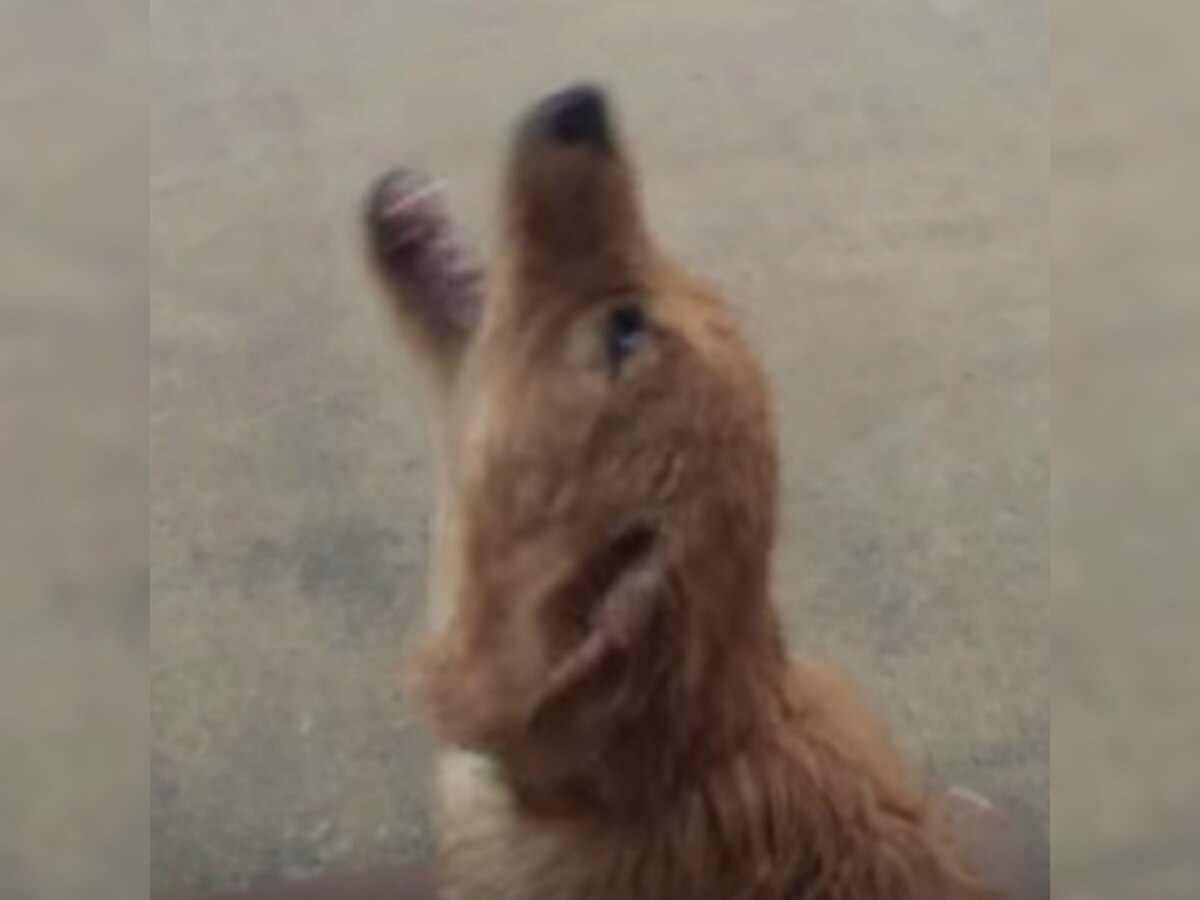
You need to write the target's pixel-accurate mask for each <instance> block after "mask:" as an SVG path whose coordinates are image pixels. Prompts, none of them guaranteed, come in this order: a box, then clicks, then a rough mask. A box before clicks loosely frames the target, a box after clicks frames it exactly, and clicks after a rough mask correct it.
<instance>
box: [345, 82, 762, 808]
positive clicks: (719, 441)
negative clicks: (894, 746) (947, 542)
mask: <svg viewBox="0 0 1200 900" xmlns="http://www.w3.org/2000/svg"><path fill="white" fill-rule="evenodd" d="M452 235H453V229H452V227H451V225H450V224H449V221H448V218H447V217H446V215H445V213H444V211H443V210H442V209H441V208H440V205H439V204H438V201H437V198H436V196H435V195H434V193H433V192H432V189H431V185H430V184H429V183H428V182H427V181H425V180H423V179H421V178H419V177H417V176H414V175H411V174H398V175H397V174H394V175H392V176H389V177H388V178H386V179H384V180H383V181H382V182H380V183H379V185H378V186H377V187H376V189H375V190H374V192H373V193H372V197H371V200H370V202H369V204H368V238H369V241H368V243H369V246H370V248H371V255H372V257H373V259H374V261H375V264H376V268H377V269H378V271H379V272H380V273H381V274H382V276H383V281H384V284H385V286H386V288H387V290H388V292H389V293H390V295H391V296H392V298H393V300H394V306H395V308H396V310H397V312H398V313H399V317H400V319H401V322H402V323H403V326H404V328H403V330H404V332H405V334H406V335H407V336H408V337H409V339H410V343H411V344H412V346H413V347H414V349H415V350H416V351H417V352H418V355H419V357H420V358H421V359H422V360H424V362H425V364H426V368H427V370H428V372H429V373H430V375H431V382H432V383H433V384H434V385H435V386H436V388H437V393H438V394H439V395H440V396H441V398H442V409H443V413H444V416H445V423H444V424H445V426H446V427H445V430H444V433H445V434H446V436H447V440H446V443H445V453H446V455H447V459H446V460H445V468H446V472H447V481H448V484H447V492H446V495H445V497H444V498H443V503H444V504H445V507H446V508H445V512H444V516H443V519H444V521H445V522H446V523H447V529H446V530H447V533H446V534H445V535H443V540H445V541H446V542H448V544H449V546H448V547H447V548H446V554H447V556H448V559H449V562H448V566H447V570H448V572H449V574H447V575H446V583H448V584H450V585H452V586H451V587H449V588H447V589H448V590H449V591H450V593H451V594H452V596H451V597H450V598H449V604H450V613H449V617H448V620H447V621H446V623H445V625H444V627H443V628H442V629H440V631H439V633H437V634H436V635H435V636H434V637H433V639H432V640H431V641H430V642H429V644H428V646H427V647H426V648H425V651H424V652H423V653H422V654H420V656H419V659H418V662H417V684H418V692H419V696H420V697H421V699H422V700H423V701H424V703H425V705H426V707H427V709H428V710H429V711H430V712H431V714H432V716H433V718H434V720H435V722H436V723H437V724H438V725H439V727H440V728H441V730H442V731H443V733H444V734H445V735H446V736H447V737H448V738H449V739H450V740H452V741H456V742H459V743H461V744H463V745H466V746H468V747H472V748H476V749H479V750H483V751H486V752H488V753H491V754H493V755H495V756H496V757H497V758H498V759H499V760H501V762H502V763H504V764H505V765H506V766H507V768H508V770H509V773H510V775H512V777H513V778H514V779H516V780H517V781H519V782H521V783H522V784H523V785H524V786H526V787H527V788H528V789H529V790H530V792H531V793H537V792H539V790H541V789H543V788H544V789H546V792H552V789H553V786H562V785H564V784H567V783H569V782H570V781H571V779H572V777H573V775H575V774H577V773H578V772H581V771H583V770H584V769H585V768H587V769H590V770H591V771H592V772H593V773H594V772H595V770H596V762H597V760H599V759H608V760H612V761H616V760H617V759H618V757H620V755H621V754H622V753H626V752H628V753H630V754H637V756H638V759H639V760H642V762H640V763H638V765H640V766H643V767H645V766H648V765H650V763H649V762H648V761H647V760H648V759H649V758H650V757H649V756H647V752H646V751H647V749H648V747H654V748H660V749H664V748H672V749H674V750H679V751H681V752H694V754H702V751H703V749H704V748H705V747H706V746H709V745H715V743H717V742H719V741H720V740H721V739H722V734H723V733H724V732H725V731H729V732H732V731H733V730H736V722H737V721H738V717H739V713H740V708H741V707H742V706H743V705H744V703H745V699H746V698H745V696H744V695H743V694H742V693H741V691H742V689H743V688H744V686H745V685H746V684H748V683H750V682H752V681H753V680H754V679H753V678H752V677H751V675H750V673H751V671H752V670H754V669H755V668H756V667H759V666H763V665H773V664H775V663H776V662H777V661H778V660H781V659H782V656H783V651H782V644H781V641H780V640H779V638H778V629H777V627H776V623H775V620H774V615H773V612H772V611H771V608H770V606H769V604H768V603H767V600H766V597H767V580H768V569H769V556H770V550H771V544H772V540H773V536H774V530H775V505H776V496H775V495H776V481H777V460H776V450H775V438H774V433H773V425H772V421H771V415H770V408H769V400H768V396H767V391H766V388H765V385H764V381H763V379H762V377H761V374H760V372H759V369H758V367H757V365H756V363H755V361H754V359H753V356H752V354H751V353H750V351H749V350H748V348H747V346H746V345H745V343H744V342H743V339H742V337H741V336H740V334H739V332H738V330H737V328H736V327H735V325H734V323H733V321H732V319H731V317H730V315H729V313H728V312H727V310H726V308H725V307H724V305H723V304H722V302H721V300H720V299H719V298H718V297H717V295H716V294H715V293H714V292H713V291H712V290H711V289H710V288H709V287H707V286H706V285H704V284H702V283H701V282H699V281H697V280H696V279H694V278H693V277H691V276H690V275H689V274H687V273H686V272H685V271H683V270H682V269H681V268H680V267H679V266H678V265H676V264H675V263H674V262H673V261H672V260H671V259H670V258H669V257H668V256H667V255H666V254H665V253H664V252H662V250H661V249H660V248H659V247H658V246H657V245H656V243H655V241H654V240H653V238H652V236H651V234H650V232H649V229H648V227H647V225H646V222H645V219H644V217H643V213H642V208H641V203H640V199H639V194H638V187H637V182H636V177H635V173H634V170H633V168H632V166H631V163H630V160H629V158H628V156H627V152H626V149H625V145H624V143H623V142H622V140H621V137H620V135H619V133H618V129H617V126H616V124H615V122H614V121H613V117H612V114H611V111H610V108H609V104H608V102H607V100H606V98H605V96H604V94H603V93H602V92H601V91H600V90H598V89H597V88H594V87H590V86H580V87H575V88H571V89H569V90H566V91H563V92H561V93H558V94H555V95H553V96H550V97H548V98H546V99H544V100H543V101H541V102H540V103H538V104H537V105H536V106H534V107H533V108H532V109H531V110H530V111H529V112H527V113H526V114H525V116H524V117H523V118H522V119H521V121H520V122H519V124H518V126H517V128H516V130H515V137H514V140H513V147H512V151H511V155H510V159H509V162H508V167H507V172H506V175H505V178H504V187H503V197H502V227H501V235H500V240H499V248H498V252H497V254H496V258H495V259H494V260H493V261H492V263H491V265H490V266H489V267H488V269H487V273H486V277H484V276H483V274H482V269H481V268H476V267H475V266H474V265H473V264H471V263H470V262H468V261H467V257H466V254H465V251H464V250H463V249H462V248H461V246H459V245H458V244H457V243H456V241H455V240H454V238H453V237H452ZM634 748H636V749H634ZM650 756H653V754H650ZM589 783H590V784H591V785H592V788H590V789H591V790H599V788H596V787H595V785H596V779H595V778H591V779H589ZM624 783H628V779H625V780H624Z"/></svg>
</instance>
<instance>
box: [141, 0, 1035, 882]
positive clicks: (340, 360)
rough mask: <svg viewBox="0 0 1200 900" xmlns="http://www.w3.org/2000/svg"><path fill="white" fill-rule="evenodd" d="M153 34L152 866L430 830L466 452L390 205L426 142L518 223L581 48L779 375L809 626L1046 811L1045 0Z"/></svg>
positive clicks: (949, 771)
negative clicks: (368, 200)
mask: <svg viewBox="0 0 1200 900" xmlns="http://www.w3.org/2000/svg"><path fill="white" fill-rule="evenodd" d="M151 49H152V66H153V79H152V109H151V121H150V126H151V201H152V218H151V228H150V237H151V249H152V257H153V268H152V288H153V295H154V304H155V311H154V319H153V333H152V347H151V349H152V354H153V355H152V364H153V367H152V385H151V388H152V396H151V401H152V406H151V428H150V449H151V454H152V482H151V489H152V508H151V512H152V541H151V549H152V552H153V555H154V562H153V570H152V580H151V587H152V597H153V609H152V623H151V624H152V632H151V638H152V648H153V662H154V680H153V690H154V697H153V702H154V712H155V718H156V736H157V739H156V748H155V755H154V763H155V766H154V784H155V792H154V807H153V821H152V825H153V836H154V851H153V866H152V886H153V890H154V892H155V893H161V892H163V891H165V890H167V889H168V888H171V889H175V888H203V887H219V886H226V885H233V884H236V883H239V882H240V881H242V880H244V879H246V878H249V877H253V876H262V875H274V874H300V873H302V872H307V871H312V870H314V869H317V868H321V867H323V866H324V865H326V864H330V863H335V862H337V863H356V862H366V861H373V860H382V859H387V858H393V857H401V858H404V857H413V856H418V855H421V854H423V853H425V852H426V851H427V848H428V837H427V833H426V825H425V815H424V808H425V804H424V793H425V784H426V778H427V771H426V760H427V753H426V747H425V742H426V738H425V737H424V736H423V734H422V732H421V730H420V729H419V728H416V727H414V726H413V725H412V724H411V722H410V719H409V716H408V713H407V711H406V709H405V707H404V706H403V704H402V703H401V702H400V701H399V700H398V699H397V697H396V693H395V690H394V687H393V685H394V678H393V674H392V673H393V670H394V668H395V664H396V662H397V661H398V659H399V656H400V654H401V652H402V648H403V646H404V643H405V640H406V635H407V634H408V633H409V632H410V629H411V628H412V627H413V626H414V624H415V623H416V622H417V621H419V617H420V607H421V604H422V598H423V585H424V575H423V571H424V566H425V563H426V545H425V535H426V533H427V529H426V527H425V525H424V516H425V514H426V512H427V509H428V505H429V502H430V497H429V484H430V481H431V477H430V473H429V467H430V462H431V461H430V458H429V455H428V452H427V449H426V443H425V435H424V432H423V426H422V425H421V422H422V421H423V415H422V414H421V412H422V411H421V410H419V409H418V408H416V405H415V404H416V402H417V397H418V392H417V390H416V389H415V388H416V385H415V384H413V383H412V381H413V376H412V374H411V372H410V371H409V370H408V369H407V368H406V367H405V364H404V362H403V359H402V356H401V354H400V352H399V350H398V349H397V348H396V347H395V346H394V344H393V342H392V340H391V335H390V324H389V322H388V320H387V317H386V312H385V310H384V308H383V305H382V304H381V303H380V302H379V298H378V296H377V295H376V293H375V292H374V291H373V289H372V287H371V286H370V285H369V282H368V278H367V276H366V272H365V268H364V266H363V265H362V261H361V254H360V250H359V246H358V239H359V234H358V231H357V222H356V213H357V205H358V201H359V199H360V197H361V194H362V191H363V190H364V188H365V185H366V184H367V183H368V181H369V180H370V179H371V178H372V177H374V176H375V175H376V174H378V172H379V171H381V170H382V169H384V168H385V167H387V166H389V165H391V164H393V163H395V162H399V161H413V162H416V163H418V164H421V165H424V166H426V167H428V168H430V169H432V170H434V171H437V172H439V173H441V174H443V175H445V176H446V177H447V178H448V179H449V181H450V184H451V193H452V196H453V199H454V200H455V201H456V204H457V206H458V208H459V210H460V212H461V213H462V215H463V217H464V218H465V219H466V220H467V221H468V223H470V224H472V225H473V226H474V227H475V228H476V230H477V232H478V233H479V234H480V235H482V236H483V237H485V238H486V237H487V236H488V235H489V234H490V232H491V228H490V226H491V219H490V216H491V214H492V211H493V209H494V197H493V191H494V187H495V181H496V175H497V170H498V162H499V156H498V154H499V151H500V149H501V143H502V142H501V137H502V136H503V135H504V133H505V129H506V128H507V126H508V123H509V119H510V117H511V116H512V114H513V112H514V111H515V110H517V109H518V108H520V107H521V106H522V105H523V104H524V103H525V102H527V101H528V100H529V99H530V98H532V97H534V96H536V95H538V94H540V93H542V92H543V91H545V90H546V89H548V88H550V87H553V86H555V85H557V84H560V83H563V82H565V81H568V80H573V79H575V78H577V77H578V76H581V75H584V76H592V77H597V78H600V79H602V80H605V81H607V82H608V83H609V84H610V85H611V86H612V87H613V88H614V91H615V93H616V95H617V97H618V99H619V101H620V103H621V107H622V111H623V113H624V116H625V119H626V125H627V129H628V130H629V132H630V133H631V134H632V136H633V138H634V140H635V141H636V148H637V153H638V157H639V159H640V162H641V165H642V170H643V174H644V180H645V183H646V190H647V201H648V206H649V209H650V213H651V216H652V219H653V220H654V222H655V224H656V225H657V227H658V228H659V230H660V231H661V232H662V234H663V236H664V237H665V239H666V240H667V241H668V242H669V243H670V244H671V246H672V249H673V250H674V251H675V252H676V253H677V255H679V256H680V257H681V258H682V259H684V260H685V261H687V262H688V263H689V264H690V265H691V267H692V268H694V269H696V270H698V271H700V272H702V273H704V274H706V275H708V276H710V277H712V278H713V279H714V280H716V281H717V282H718V283H720V284H721V286H722V287H723V288H724V290H725V293H726V294H727V295H728V296H729V297H730V299H731V301H732V302H733V303H734V305H735V307H736V309H737V311H738V313H739V315H740V316H741V318H742V320H743V322H744V324H745V326H746V328H747V331H748V332H749V334H750V337H751V339H752V341H753V342H754V343H755V344H756V346H757V348H758V349H759V350H760V352H761V354H762V356H763V358H764V361H765V364H766V367H767V370H768V375H769V376H770V377H771V378H772V380H773V382H774V385H775V389H776V395H777V406H778V414H779V418H780V424H781V431H782V439H783V449H784V478H785V487H784V496H783V501H784V507H785V508H784V517H785V532H784V536H783V539H782V542H781V547H780V550H781V552H780V554H779V557H778V559H777V583H778V585H779V596H780V598H781V599H784V600H786V601H787V604H788V608H787V609H786V614H787V617H788V621H789V623H790V626H791V632H792V635H793V637H794V639H795V642H796V645H797V646H798V647H810V648H820V649H821V650H822V651H823V653H825V654H826V655H830V656H833V657H836V658H839V659H841V660H842V661H843V662H844V663H845V664H847V665H848V666H849V667H850V668H851V669H853V670H854V671H856V673H857V674H858V676H859V678H860V679H861V680H862V681H863V682H865V683H866V685H867V686H868V688H869V689H870V691H871V692H872V695H873V697H874V698H875V700H876V704H877V705H878V706H879V707H880V708H882V710H883V711H884V713H885V715H886V716H887V718H888V719H889V721H890V722H891V724H892V725H893V726H894V727H895V729H896V730H897V732H898V735H899V737H900V739H901V742H902V743H903V744H904V746H905V747H906V749H908V751H909V752H910V754H911V755H912V756H913V758H914V759H915V761H916V762H917V763H918V765H920V766H921V767H922V768H924V769H925V771H927V772H928V773H930V774H931V775H932V776H934V777H937V778H939V779H943V780H948V781H955V782H964V783H968V784H970V785H971V786H972V787H973V788H975V789H977V790H979V791H981V792H982V793H985V794H987V795H989V796H991V797H992V798H994V799H996V800H997V801H998V802H1000V803H1001V804H1002V805H1004V806H1005V807H1007V808H1008V809H1011V810H1013V811H1014V813H1015V814H1016V815H1017V817H1018V818H1019V820H1020V822H1021V824H1022V825H1023V827H1024V828H1025V829H1026V831H1027V832H1028V833H1029V834H1030V835H1031V838H1032V840H1033V843H1035V844H1040V843H1041V842H1042V840H1043V838H1044V833H1045V828H1046V818H1047V811H1048V800H1047V793H1048V772H1049V763H1048V754H1049V692H1048V683H1047V682H1048V680H1047V667H1048V640H1049V639H1048V634H1047V619H1048V597H1047V593H1048V588H1047V575H1048V566H1049V533H1048V525H1047V507H1048V478H1049V451H1048V407H1047V374H1048V372H1047V369H1048V366H1047V357H1046V353H1047V343H1048V336H1049V312H1048V296H1047V295H1048V271H1047V270H1048V266H1047V263H1046V241H1047V220H1046V212H1047V209H1046V196H1047V176H1048V152H1047V136H1046V135H1047V122H1046V109H1045V103H1046V88H1047V37H1046V32H1045V22H1044V11H1043V8H1042V5H1041V4H1039V3H1036V2H1032V0H1018V2H1011V3H1005V4H999V3H993V4H985V3H973V2H966V0H938V2H929V3H904V4H899V3H894V2H887V0H862V2H856V3H853V4H850V3H847V4H829V3H792V4H773V3H768V2H764V0H744V2H739V3H714V2H709V0H703V2H683V0H670V2H663V3H655V4H642V3H633V2H626V0H617V2H612V3H605V4H595V3H582V2H556V3H550V2H513V3H505V4H492V3H485V2H473V3H469V2H457V0H456V2H446V3H439V4H418V3H415V2H402V0H386V2H384V0H354V2H351V3H348V4H297V3H282V2H276V0H259V2H255V3H253V4H246V3H227V2H217V3H214V2H211V0H210V2H192V0H176V2H172V3H166V4H159V5H157V6H156V8H155V10H154V13H153V17H152V46H151Z"/></svg>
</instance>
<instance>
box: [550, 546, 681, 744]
mask: <svg viewBox="0 0 1200 900" xmlns="http://www.w3.org/2000/svg"><path fill="white" fill-rule="evenodd" d="M658 544H659V540H658V535H657V533H656V532H655V530H654V529H653V528H652V527H651V526H649V525H646V524H638V525H636V526H633V527H632V528H629V529H627V530H625V531H623V532H621V533H620V534H619V535H618V536H617V537H616V538H615V539H614V540H612V541H610V542H609V543H608V544H607V545H606V546H605V547H604V549H603V550H602V551H601V552H600V553H598V554H596V555H595V556H594V557H593V558H591V559H588V560H586V561H585V562H584V564H583V565H582V566H581V567H580V569H579V571H578V572H576V574H575V576H574V577H572V578H571V579H570V580H569V581H568V583H567V584H566V585H565V586H564V587H563V588H561V589H560V590H558V591H555V592H554V594H553V595H552V596H551V598H550V602H549V604H548V606H547V608H546V610H545V615H546V617H547V621H548V630H549V633H550V635H551V641H552V643H553V644H554V645H555V646H557V647H558V648H559V650H558V653H557V655H556V659H555V661H554V662H553V664H552V668H551V670H550V676H549V678H548V679H547V681H546V683H545V685H544V686H543V687H542V689H541V690H540V691H539V692H538V694H537V696H536V697H535V699H534V702H533V704H532V707H531V719H533V720H538V719H542V718H544V717H545V716H547V715H549V714H550V713H552V712H553V711H554V710H555V709H557V708H560V707H561V705H562V704H563V703H564V701H566V700H567V699H569V698H570V697H572V696H574V695H575V694H576V693H577V691H579V690H580V689H582V688H583V687H584V686H586V685H587V684H589V683H592V682H593V681H594V680H595V679H596V678H597V677H598V676H599V675H600V674H601V673H602V672H604V671H606V670H608V669H609V667H610V666H613V665H621V664H622V663H624V662H628V661H629V658H630V657H631V656H632V655H633V654H635V653H637V652H639V651H640V650H641V645H643V644H644V643H645V642H646V640H647V639H648V635H649V633H650V632H651V631H652V627H653V625H654V623H655V621H656V620H657V619H658V618H659V616H660V614H661V613H662V610H663V601H664V597H665V595H666V582H667V571H666V565H665V562H664V555H663V552H662V548H661V547H660V546H658Z"/></svg>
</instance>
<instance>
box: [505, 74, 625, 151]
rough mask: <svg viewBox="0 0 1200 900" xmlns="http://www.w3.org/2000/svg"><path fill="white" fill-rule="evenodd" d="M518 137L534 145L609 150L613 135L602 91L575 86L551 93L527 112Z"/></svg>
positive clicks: (589, 87)
mask: <svg viewBox="0 0 1200 900" xmlns="http://www.w3.org/2000/svg"><path fill="white" fill-rule="evenodd" d="M522 137H523V139H524V140H525V141H529V142H534V143H538V144H551V145H559V146H575V147H590V148H592V149H595V150H600V151H605V152H608V151H611V150H612V149H613V143H614V132H613V125H612V118H611V116H610V115H609V110H608V100H607V98H606V97H605V94H604V90H603V89H602V88H600V87H598V86H597V85H594V84H577V85H573V86H572V87H569V88H566V89H564V90H561V91H558V92H557V93H554V94H551V95H550V96H548V97H546V98H545V99H543V100H541V101H540V102H539V103H538V104H537V105H535V106H534V107H533V109H532V110H530V112H529V114H528V116H527V118H526V120H525V125H524V127H523V129H522Z"/></svg>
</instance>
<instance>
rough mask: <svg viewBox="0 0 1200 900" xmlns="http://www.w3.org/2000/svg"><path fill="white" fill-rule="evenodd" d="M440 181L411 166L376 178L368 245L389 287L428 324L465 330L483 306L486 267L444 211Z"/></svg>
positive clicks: (369, 209) (369, 205)
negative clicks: (484, 269) (483, 266)
mask: <svg viewBox="0 0 1200 900" xmlns="http://www.w3.org/2000/svg"><path fill="white" fill-rule="evenodd" d="M444 200H445V198H444V191H443V186H442V183H441V182H439V181H437V180H435V179H433V178H431V177H429V176H428V175H425V174H424V173H421V172H417V171H415V170H413V169H396V170H394V171H391V172H388V173H387V174H386V175H384V176H383V177H381V178H380V179H378V180H377V181H376V182H375V185H374V187H373V188H372V189H371V191H370V193H369V195H368V198H367V204H366V211H365V218H366V227H367V233H368V245H369V248H370V252H371V254H372V256H373V257H374V262H375V265H376V268H377V269H378V270H379V272H380V274H381V275H382V277H383V279H384V281H385V282H386V283H387V285H388V287H389V288H391V289H392V293H393V294H394V295H396V297H397V299H398V300H400V301H401V302H403V303H404V304H405V305H406V307H408V309H409V310H410V311H412V312H414V313H416V314H417V315H418V316H419V318H420V319H421V320H422V321H423V322H424V323H425V324H426V325H427V326H428V327H430V328H432V329H434V330H437V331H446V332H454V333H461V334H467V333H469V332H471V331H473V330H474V328H475V326H476V325H477V324H478V322H479V318H480V313H481V312H482V307H483V302H482V301H483V268H482V266H481V264H480V262H479V260H478V258H477V257H476V256H475V254H474V253H473V252H472V251H471V250H470V248H469V247H468V246H467V244H466V242H465V241H464V240H463V238H462V236H461V235H460V234H459V232H458V229H457V227H456V226H455V224H454V222H453V220H452V219H451V217H450V215H449V213H448V211H447V210H446V206H445V202H444Z"/></svg>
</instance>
